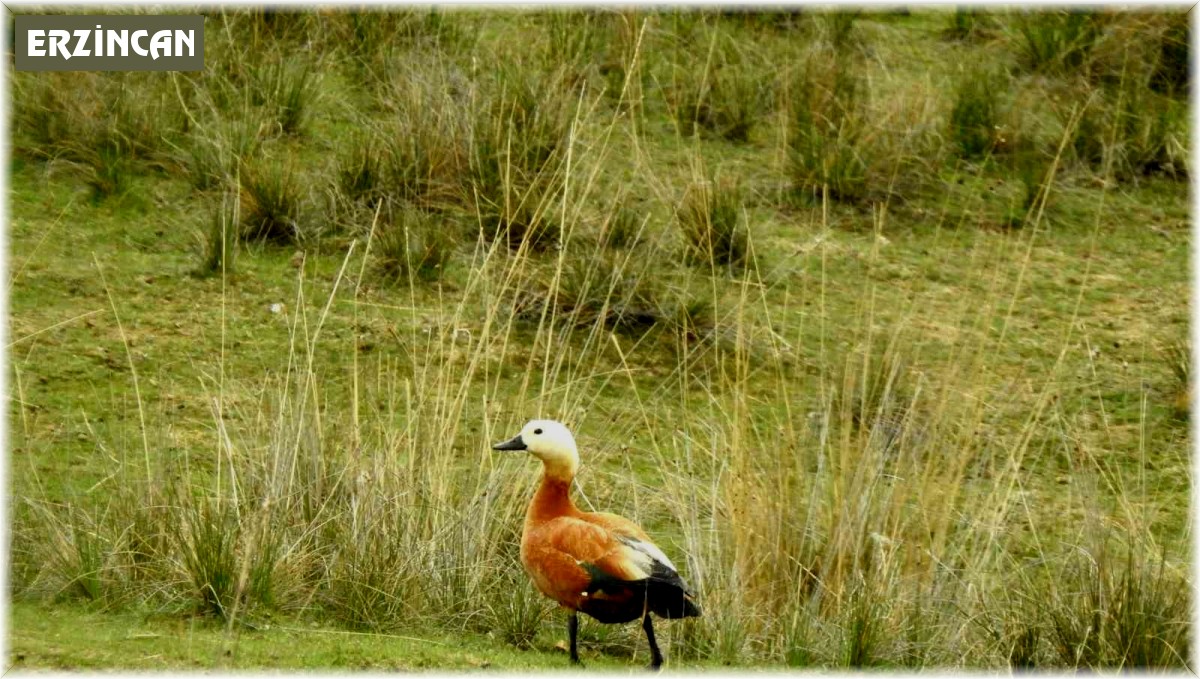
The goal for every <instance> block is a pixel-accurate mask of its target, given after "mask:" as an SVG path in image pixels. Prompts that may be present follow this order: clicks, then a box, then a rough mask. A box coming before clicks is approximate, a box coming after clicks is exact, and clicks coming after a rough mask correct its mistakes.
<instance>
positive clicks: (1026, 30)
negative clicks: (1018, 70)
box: [1015, 9, 1103, 73]
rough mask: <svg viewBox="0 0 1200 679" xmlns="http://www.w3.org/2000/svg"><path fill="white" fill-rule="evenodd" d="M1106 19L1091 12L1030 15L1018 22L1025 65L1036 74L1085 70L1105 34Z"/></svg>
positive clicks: (1020, 46) (1020, 52)
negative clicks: (1097, 43) (1103, 32)
mask: <svg viewBox="0 0 1200 679" xmlns="http://www.w3.org/2000/svg"><path fill="white" fill-rule="evenodd" d="M1102 21H1103V18H1102V16H1101V15H1100V14H1098V13H1096V12H1094V11H1090V10H1075V9H1071V10H1055V11H1030V12H1023V13H1021V14H1020V15H1019V16H1018V17H1017V18H1016V20H1015V28H1016V31H1017V34H1018V40H1017V41H1016V43H1017V49H1018V54H1019V56H1020V59H1021V63H1022V64H1023V65H1024V66H1025V67H1026V68H1028V69H1029V70H1031V71H1033V72H1035V73H1047V72H1073V71H1078V70H1079V69H1082V68H1085V66H1086V65H1087V63H1088V59H1089V57H1090V56H1091V52H1092V48H1093V47H1095V45H1096V41H1097V39H1098V38H1099V37H1100V35H1101V32H1102V30H1103V24H1102Z"/></svg>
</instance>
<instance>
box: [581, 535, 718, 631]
mask: <svg viewBox="0 0 1200 679" xmlns="http://www.w3.org/2000/svg"><path fill="white" fill-rule="evenodd" d="M582 518H583V519H584V520H585V521H588V522H590V523H593V524H596V525H599V526H601V527H603V528H605V529H606V530H607V531H609V532H610V533H612V534H613V535H614V536H616V538H617V540H618V541H620V542H621V543H622V544H624V545H625V546H626V547H627V548H628V549H630V550H631V551H632V554H630V555H629V560H630V561H632V562H633V563H635V564H636V565H637V566H638V568H639V569H641V570H642V571H643V572H646V573H649V576H648V578H647V595H646V596H647V599H648V601H649V603H650V610H653V611H654V612H655V613H657V614H659V615H661V616H663V617H664V618H683V617H691V616H697V615H700V608H699V606H697V605H696V603H695V601H694V600H693V597H694V596H695V594H694V593H693V592H692V590H691V588H690V587H688V584H687V582H685V581H684V579H683V577H682V576H681V575H679V569H678V568H676V567H675V564H674V563H672V562H671V559H670V558H669V557H668V556H667V555H666V553H664V552H663V551H662V550H661V549H659V547H658V545H656V544H654V542H653V541H651V540H650V537H649V536H648V535H646V532H645V531H644V530H642V528H641V526H639V525H637V524H636V523H634V522H632V521H630V520H629V519H626V518H625V517H623V516H618V515H616V514H609V513H607V512H594V513H589V514H585V515H583V517H582Z"/></svg>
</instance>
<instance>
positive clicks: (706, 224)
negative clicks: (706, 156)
mask: <svg viewBox="0 0 1200 679" xmlns="http://www.w3.org/2000/svg"><path fill="white" fill-rule="evenodd" d="M675 223H676V225H678V227H679V232H680V234H681V235H682V236H683V240H684V247H685V248H686V251H687V255H688V259H689V260H690V261H691V262H693V263H703V264H708V265H710V266H714V267H721V268H731V267H738V266H741V265H743V264H745V263H746V261H747V259H748V258H749V256H750V232H749V229H748V228H747V226H746V218H745V208H744V206H743V199H742V192H741V187H740V186H739V185H738V184H737V182H736V181H733V180H729V179H719V178H713V179H704V180H700V181H695V182H693V183H692V184H690V185H689V186H688V187H687V189H685V190H684V193H683V198H682V199H681V200H680V202H679V206H678V207H677V208H676V209H675Z"/></svg>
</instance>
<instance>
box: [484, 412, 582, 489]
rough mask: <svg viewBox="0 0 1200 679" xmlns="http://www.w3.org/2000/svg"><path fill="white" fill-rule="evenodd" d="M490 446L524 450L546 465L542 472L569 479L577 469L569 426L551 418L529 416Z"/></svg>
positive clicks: (500, 448)
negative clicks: (507, 436) (508, 436)
mask: <svg viewBox="0 0 1200 679" xmlns="http://www.w3.org/2000/svg"><path fill="white" fill-rule="evenodd" d="M492 449H493V450H526V451H529V452H530V453H533V454H534V455H535V456H537V458H538V459H539V460H541V461H542V464H543V465H544V466H545V468H546V476H549V477H552V478H559V479H563V480H566V481H570V480H571V479H572V478H574V477H575V472H576V470H578V469H579V450H578V449H577V448H576V447H575V437H574V436H571V430H569V429H567V428H566V427H565V426H563V424H562V423H561V422H555V421H554V420H530V421H529V423H528V424H526V425H525V427H524V428H523V429H522V430H521V433H520V434H517V435H516V436H515V437H513V438H511V439H509V440H507V441H504V442H503V443H497V444H494V445H493V446H492Z"/></svg>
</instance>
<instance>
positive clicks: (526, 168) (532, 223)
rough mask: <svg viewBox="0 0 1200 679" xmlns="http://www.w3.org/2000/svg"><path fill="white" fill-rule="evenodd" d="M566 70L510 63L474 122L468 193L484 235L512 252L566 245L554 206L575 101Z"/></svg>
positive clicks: (496, 79)
mask: <svg viewBox="0 0 1200 679" xmlns="http://www.w3.org/2000/svg"><path fill="white" fill-rule="evenodd" d="M564 77H565V75H564V72H563V71H562V69H556V70H555V71H553V72H551V73H548V74H542V73H538V72H533V71H528V70H522V69H518V68H516V67H515V66H513V65H507V66H502V67H501V68H500V69H499V70H498V72H497V74H496V77H495V80H493V81H492V82H491V83H490V85H489V87H490V91H488V92H487V93H486V95H485V96H486V100H485V101H486V104H485V105H484V106H483V108H482V109H481V115H480V116H479V117H477V118H476V119H475V121H474V127H473V137H472V141H473V146H472V150H471V157H470V164H469V167H470V172H469V179H468V181H467V182H466V185H465V187H464V188H465V189H466V191H467V195H468V196H469V203H468V204H470V205H472V206H473V207H474V211H475V213H476V216H477V218H478V221H479V223H480V226H481V228H482V229H483V234H484V236H485V238H487V239H488V240H503V241H504V242H506V243H507V245H508V247H509V248H511V249H513V250H519V249H521V248H522V247H528V248H531V249H533V250H535V251H540V250H545V249H547V248H549V247H551V246H553V245H554V244H556V243H558V242H559V240H560V235H561V234H560V225H558V224H555V223H554V222H553V221H552V220H551V218H550V217H551V212H550V209H549V208H550V206H551V205H552V204H553V203H554V201H555V199H556V196H557V195H558V192H559V190H560V188H561V183H562V177H561V168H562V160H563V158H562V155H561V151H562V148H563V145H564V144H565V143H566V141H567V136H568V132H569V130H570V127H571V116H572V110H573V102H572V100H571V98H570V96H569V95H568V94H567V92H568V90H566V89H565V87H564V85H565V83H564Z"/></svg>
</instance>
